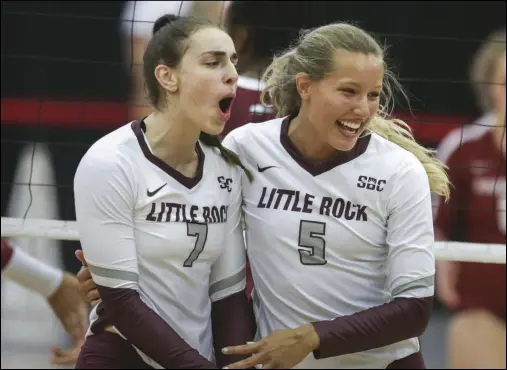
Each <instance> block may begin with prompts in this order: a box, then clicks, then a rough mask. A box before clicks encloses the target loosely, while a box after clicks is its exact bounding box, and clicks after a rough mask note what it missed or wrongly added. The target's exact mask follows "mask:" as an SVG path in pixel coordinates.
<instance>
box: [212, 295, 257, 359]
mask: <svg viewBox="0 0 507 370" xmlns="http://www.w3.org/2000/svg"><path fill="white" fill-rule="evenodd" d="M211 320H212V323H213V346H214V349H215V357H216V361H217V366H218V367H219V368H221V367H223V366H225V365H228V364H231V363H233V362H236V361H240V360H242V359H243V358H244V356H230V355H229V356H224V355H223V354H222V348H224V347H228V346H236V345H242V344H246V343H247V342H249V341H253V337H254V335H255V330H256V328H255V318H254V313H253V305H252V302H251V300H249V299H248V298H247V296H246V292H245V291H244V290H242V291H241V292H238V293H236V294H233V295H231V296H229V297H227V298H224V299H221V300H219V301H216V302H213V304H212V307H211Z"/></svg>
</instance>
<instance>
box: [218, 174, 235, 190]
mask: <svg viewBox="0 0 507 370" xmlns="http://www.w3.org/2000/svg"><path fill="white" fill-rule="evenodd" d="M217 180H218V183H219V184H220V189H227V191H228V192H229V193H230V192H231V191H232V188H231V184H232V179H229V178H227V179H226V178H225V177H223V176H219V177H217Z"/></svg>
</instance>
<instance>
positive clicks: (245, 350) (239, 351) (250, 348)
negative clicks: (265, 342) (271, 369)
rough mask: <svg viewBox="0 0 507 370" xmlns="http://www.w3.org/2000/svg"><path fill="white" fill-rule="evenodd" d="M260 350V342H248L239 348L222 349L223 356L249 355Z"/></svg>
mask: <svg viewBox="0 0 507 370" xmlns="http://www.w3.org/2000/svg"><path fill="white" fill-rule="evenodd" d="M259 348H260V342H250V343H248V344H243V345H241V346H231V347H225V348H224V349H222V353H223V354H224V355H251V354H253V353H255V352H257V351H258V350H259Z"/></svg>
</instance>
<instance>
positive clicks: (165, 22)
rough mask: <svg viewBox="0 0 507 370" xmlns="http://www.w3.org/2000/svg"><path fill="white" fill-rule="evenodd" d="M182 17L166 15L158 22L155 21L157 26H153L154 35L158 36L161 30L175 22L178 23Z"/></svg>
mask: <svg viewBox="0 0 507 370" xmlns="http://www.w3.org/2000/svg"><path fill="white" fill-rule="evenodd" d="M180 18H181V17H180V16H178V15H174V14H164V15H163V16H161V17H160V18H158V19H157V20H156V21H155V24H154V25H153V30H152V34H153V35H154V34H156V33H157V32H158V30H159V29H161V28H162V27H164V26H167V25H168V24H171V23H172V22H174V21H177V20H178V19H180Z"/></svg>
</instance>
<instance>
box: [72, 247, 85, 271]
mask: <svg viewBox="0 0 507 370" xmlns="http://www.w3.org/2000/svg"><path fill="white" fill-rule="evenodd" d="M74 254H75V255H76V258H77V259H78V260H79V262H81V264H82V265H83V266H85V267H88V265H87V263H86V260H85V258H84V253H83V251H82V250H81V249H78V250H76V251H75V252H74Z"/></svg>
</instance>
